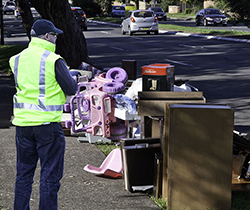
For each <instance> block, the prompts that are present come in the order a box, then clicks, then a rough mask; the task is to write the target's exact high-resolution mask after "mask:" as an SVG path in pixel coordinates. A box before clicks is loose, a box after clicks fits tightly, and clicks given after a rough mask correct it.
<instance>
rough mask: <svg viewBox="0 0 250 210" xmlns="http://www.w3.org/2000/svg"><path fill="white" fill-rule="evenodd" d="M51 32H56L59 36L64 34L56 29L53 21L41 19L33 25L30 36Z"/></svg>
mask: <svg viewBox="0 0 250 210" xmlns="http://www.w3.org/2000/svg"><path fill="white" fill-rule="evenodd" d="M49 32H55V33H57V34H62V33H63V31H62V30H60V29H58V28H56V27H55V26H54V24H53V23H52V22H51V21H49V20H45V19H39V20H37V21H36V22H34V24H33V25H32V27H31V31H30V35H31V36H40V35H44V34H46V33H49Z"/></svg>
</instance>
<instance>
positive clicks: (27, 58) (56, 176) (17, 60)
mask: <svg viewBox="0 0 250 210" xmlns="http://www.w3.org/2000/svg"><path fill="white" fill-rule="evenodd" d="M62 33H63V31H61V30H60V29H58V28H56V27H55V26H54V25H53V23H52V22H50V21H48V20H44V19H40V20H37V21H36V22H35V23H34V24H33V26H32V29H31V36H32V38H31V42H30V43H29V46H28V48H27V49H25V50H23V51H22V52H21V53H19V54H17V55H15V56H13V57H11V58H10V61H9V63H10V67H11V69H12V71H13V74H14V78H15V85H16V90H17V92H16V94H15V95H14V97H13V103H14V104H13V106H14V119H13V122H12V123H13V124H14V125H15V126H16V152H17V165H16V170H17V173H16V183H15V201H14V210H27V209H30V206H29V202H30V195H31V190H32V183H33V177H34V172H35V169H36V165H37V162H38V159H39V160H40V165H41V174H40V202H39V209H40V210H52V209H57V193H58V190H59V187H60V179H61V178H62V176H63V164H64V151H65V138H64V134H63V130H62V125H61V117H62V112H63V105H64V103H65V101H66V95H74V94H75V93H76V90H77V83H76V81H75V80H74V79H73V77H72V76H71V75H70V73H69V70H68V68H67V66H66V63H65V62H64V60H63V59H62V57H60V56H59V55H57V54H55V47H56V45H55V43H56V38H57V35H59V34H62Z"/></svg>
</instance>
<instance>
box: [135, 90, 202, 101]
mask: <svg viewBox="0 0 250 210" xmlns="http://www.w3.org/2000/svg"><path fill="white" fill-rule="evenodd" d="M138 97H139V98H140V99H141V100H144V99H155V100H157V99H171V98H172V99H177V98H181V99H191V98H196V99H197V98H199V99H200V98H203V92H196V91H192V92H172V91H142V92H138Z"/></svg>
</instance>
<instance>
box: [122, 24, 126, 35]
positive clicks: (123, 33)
mask: <svg viewBox="0 0 250 210" xmlns="http://www.w3.org/2000/svg"><path fill="white" fill-rule="evenodd" d="M121 32H122V35H125V34H126V32H125V31H124V29H123V26H122V28H121Z"/></svg>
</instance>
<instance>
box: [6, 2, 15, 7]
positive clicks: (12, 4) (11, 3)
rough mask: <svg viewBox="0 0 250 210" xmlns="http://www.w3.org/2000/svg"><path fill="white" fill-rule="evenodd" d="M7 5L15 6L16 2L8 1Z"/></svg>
mask: <svg viewBox="0 0 250 210" xmlns="http://www.w3.org/2000/svg"><path fill="white" fill-rule="evenodd" d="M6 6H15V3H13V2H7V3H6Z"/></svg>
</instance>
